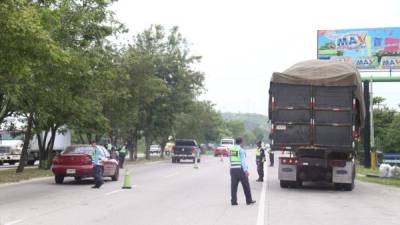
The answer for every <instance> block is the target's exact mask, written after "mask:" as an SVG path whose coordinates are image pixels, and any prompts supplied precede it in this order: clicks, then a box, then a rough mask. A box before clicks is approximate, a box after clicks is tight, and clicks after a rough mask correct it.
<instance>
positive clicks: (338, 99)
mask: <svg viewBox="0 0 400 225" xmlns="http://www.w3.org/2000/svg"><path fill="white" fill-rule="evenodd" d="M355 88H356V87H355V86H316V85H295V84H282V83H274V82H271V83H270V93H269V94H270V103H269V104H270V119H271V123H272V130H271V144H272V145H271V148H272V150H275V151H276V150H285V151H288V150H289V151H295V150H298V149H299V148H314V149H331V150H337V151H354V135H355V134H356V127H358V124H357V119H356V116H357V113H358V112H357V104H358V101H357V99H356V98H355V96H354V95H353V93H354V90H355Z"/></svg>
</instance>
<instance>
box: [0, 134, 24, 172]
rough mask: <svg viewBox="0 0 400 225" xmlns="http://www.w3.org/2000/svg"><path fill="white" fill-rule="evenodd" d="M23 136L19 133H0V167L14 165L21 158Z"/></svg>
mask: <svg viewBox="0 0 400 225" xmlns="http://www.w3.org/2000/svg"><path fill="white" fill-rule="evenodd" d="M23 145H24V135H23V133H22V132H21V131H16V132H12V131H4V130H3V131H0V165H3V164H4V163H8V164H10V165H14V164H15V163H16V162H19V160H20V158H21V152H22V146H23Z"/></svg>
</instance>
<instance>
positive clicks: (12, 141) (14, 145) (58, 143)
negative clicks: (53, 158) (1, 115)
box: [0, 116, 71, 165]
mask: <svg viewBox="0 0 400 225" xmlns="http://www.w3.org/2000/svg"><path fill="white" fill-rule="evenodd" d="M25 125H26V120H25V119H24V118H23V117H15V116H11V117H8V118H6V119H5V120H4V122H3V123H2V124H0V165H2V164H3V163H9V164H10V165H13V164H15V163H16V162H19V161H20V158H21V153H22V147H23V145H24V127H25ZM61 129H63V130H64V132H63V133H59V132H58V131H57V133H56V137H55V139H54V143H53V151H55V152H61V151H63V150H65V148H66V147H67V146H69V145H71V132H70V130H68V129H66V128H65V127H61V128H60V130H61ZM42 136H44V132H42ZM49 141H50V137H48V138H47V140H46V143H45V145H47V144H48V143H49ZM38 159H39V144H38V140H37V136H36V135H35V134H34V135H33V137H32V139H31V140H30V143H29V146H28V158H27V162H26V163H27V164H28V165H33V164H34V163H35V161H36V160H38Z"/></svg>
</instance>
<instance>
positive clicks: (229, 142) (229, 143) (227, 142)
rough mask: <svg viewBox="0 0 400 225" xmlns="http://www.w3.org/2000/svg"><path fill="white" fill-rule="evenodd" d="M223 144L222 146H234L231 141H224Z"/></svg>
mask: <svg viewBox="0 0 400 225" xmlns="http://www.w3.org/2000/svg"><path fill="white" fill-rule="evenodd" d="M221 144H222V145H233V141H230V140H229V141H228V140H227V141H222V142H221Z"/></svg>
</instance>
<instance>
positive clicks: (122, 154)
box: [119, 143, 128, 168]
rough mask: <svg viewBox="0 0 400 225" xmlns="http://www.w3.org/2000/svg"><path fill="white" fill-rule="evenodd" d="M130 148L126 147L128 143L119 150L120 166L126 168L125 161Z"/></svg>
mask: <svg viewBox="0 0 400 225" xmlns="http://www.w3.org/2000/svg"><path fill="white" fill-rule="evenodd" d="M127 153H128V149H126V143H125V144H124V145H123V146H122V147H121V149H120V150H119V168H124V162H125V157H126V154H127Z"/></svg>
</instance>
